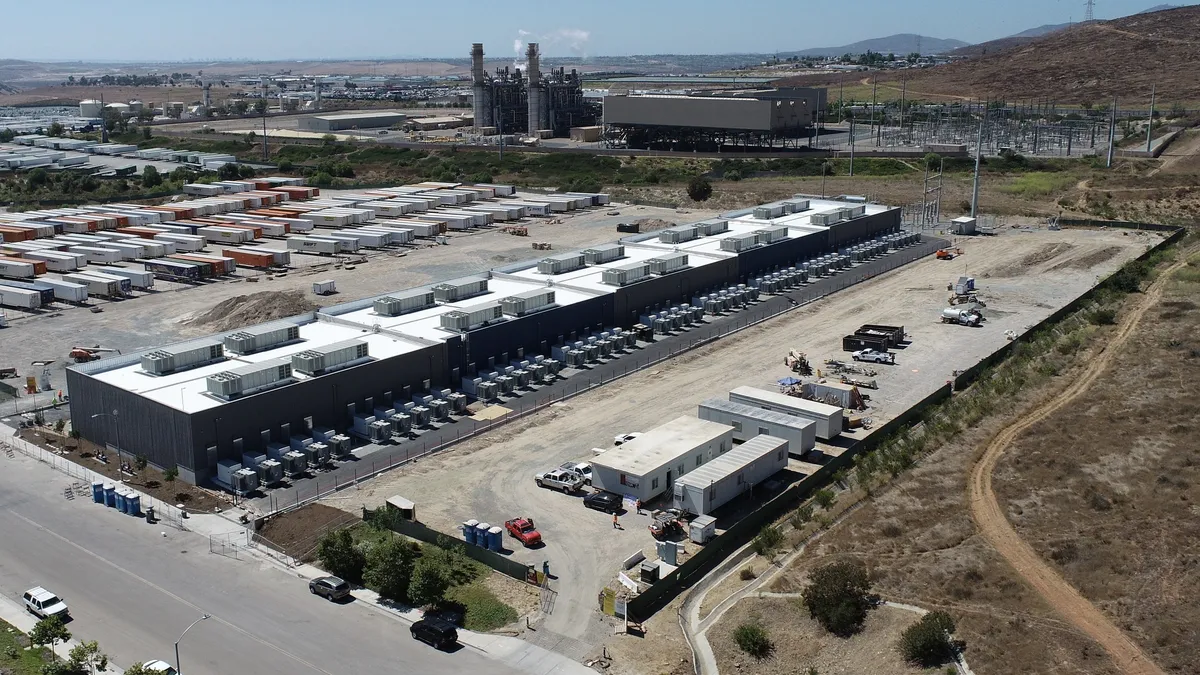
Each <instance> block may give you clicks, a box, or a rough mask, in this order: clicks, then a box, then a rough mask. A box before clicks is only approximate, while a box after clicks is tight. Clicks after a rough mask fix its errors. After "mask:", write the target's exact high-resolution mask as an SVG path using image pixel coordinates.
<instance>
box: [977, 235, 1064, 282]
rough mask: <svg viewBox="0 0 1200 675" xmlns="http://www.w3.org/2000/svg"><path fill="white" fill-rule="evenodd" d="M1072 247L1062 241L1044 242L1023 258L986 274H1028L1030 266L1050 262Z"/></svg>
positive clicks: (993, 275)
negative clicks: (1040, 246)
mask: <svg viewBox="0 0 1200 675" xmlns="http://www.w3.org/2000/svg"><path fill="white" fill-rule="evenodd" d="M1074 248H1075V246H1074V245H1072V244H1064V243H1057V244H1046V245H1045V246H1043V247H1042V248H1040V249H1038V250H1036V251H1034V252H1033V253H1030V254H1029V255H1027V256H1025V257H1024V258H1021V259H1020V260H1018V261H1017V262H1015V263H1012V264H1009V265H1005V266H1003V267H997V268H995V269H993V270H990V271H989V272H988V274H987V275H986V276H988V277H1019V276H1021V275H1023V274H1028V273H1029V270H1030V269H1031V268H1033V267H1037V266H1038V265H1041V264H1042V263H1047V262H1050V261H1051V260H1054V259H1055V258H1057V257H1059V256H1060V255H1063V254H1064V253H1066V252H1068V251H1070V250H1072V249H1074Z"/></svg>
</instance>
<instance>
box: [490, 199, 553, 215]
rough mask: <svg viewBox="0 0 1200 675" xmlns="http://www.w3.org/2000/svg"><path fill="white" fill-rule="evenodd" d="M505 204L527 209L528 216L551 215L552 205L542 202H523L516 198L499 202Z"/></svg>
mask: <svg viewBox="0 0 1200 675" xmlns="http://www.w3.org/2000/svg"><path fill="white" fill-rule="evenodd" d="M497 203H498V204H502V205H504V206H519V207H521V208H522V209H523V210H524V211H525V215H526V216H528V217H544V216H548V215H550V205H549V204H543V203H541V202H522V201H515V200H503V201H499V202H497Z"/></svg>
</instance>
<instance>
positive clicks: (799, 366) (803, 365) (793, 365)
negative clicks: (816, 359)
mask: <svg viewBox="0 0 1200 675" xmlns="http://www.w3.org/2000/svg"><path fill="white" fill-rule="evenodd" d="M783 364H784V365H785V366H787V367H788V368H790V369H791V370H792V372H793V373H796V374H797V375H812V374H813V367H812V364H810V363H809V362H808V355H807V354H805V353H804V352H798V351H796V350H795V349H793V350H791V351H789V352H788V355H787V356H785V357H784V358H783Z"/></svg>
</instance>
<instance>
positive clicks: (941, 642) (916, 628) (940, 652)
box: [900, 610, 961, 668]
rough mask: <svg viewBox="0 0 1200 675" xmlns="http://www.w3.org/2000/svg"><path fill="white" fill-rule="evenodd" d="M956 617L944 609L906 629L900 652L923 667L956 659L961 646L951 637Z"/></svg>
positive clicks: (938, 664) (929, 614) (902, 636)
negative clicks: (953, 617) (952, 616)
mask: <svg viewBox="0 0 1200 675" xmlns="http://www.w3.org/2000/svg"><path fill="white" fill-rule="evenodd" d="M953 634H954V619H952V618H950V615H949V614H947V613H945V612H943V611H940V610H939V611H935V612H930V613H928V614H926V615H925V616H923V617H921V620H920V621H918V622H916V623H914V624H913V625H911V626H909V627H908V628H905V629H904V632H903V633H901V634H900V653H902V654H903V655H904V659H905V660H906V661H908V662H910V663H913V664H916V665H918V666H921V667H922V668H933V667H935V666H940V665H942V664H943V663H946V662H947V661H952V660H954V657H955V654H956V652H957V651H958V649H959V648H960V647H961V645H959V644H958V643H956V642H955V641H954V639H953V638H952V637H951V636H952V635H953Z"/></svg>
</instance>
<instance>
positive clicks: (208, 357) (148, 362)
mask: <svg viewBox="0 0 1200 675" xmlns="http://www.w3.org/2000/svg"><path fill="white" fill-rule="evenodd" d="M224 358H225V348H224V346H223V345H222V344H221V343H220V342H219V341H217V340H214V339H212V338H203V339H200V340H192V341H191V342H182V343H180V344H175V345H168V346H166V347H162V348H160V349H156V350H154V351H152V352H147V353H145V354H143V355H142V370H144V371H146V372H147V373H152V374H154V375H166V374H167V373H174V372H178V371H181V370H190V369H192V368H196V367H198V366H202V365H204V364H206V363H212V362H213V361H220V360H222V359H224Z"/></svg>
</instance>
